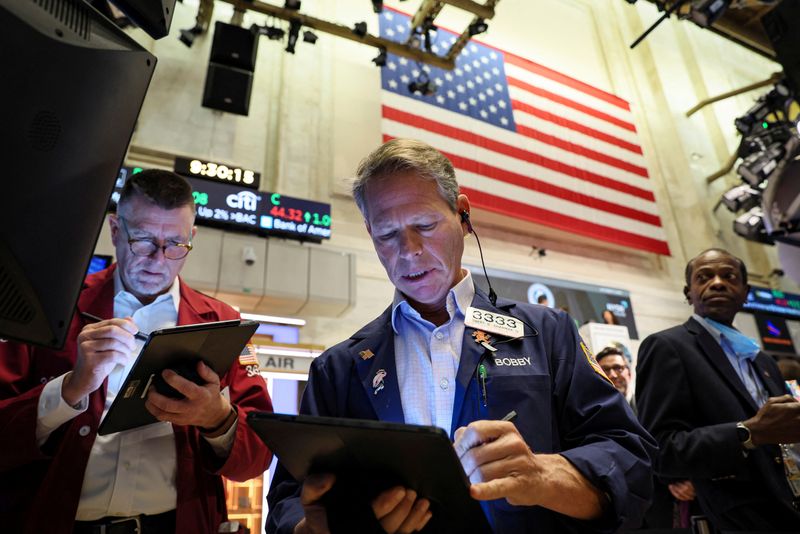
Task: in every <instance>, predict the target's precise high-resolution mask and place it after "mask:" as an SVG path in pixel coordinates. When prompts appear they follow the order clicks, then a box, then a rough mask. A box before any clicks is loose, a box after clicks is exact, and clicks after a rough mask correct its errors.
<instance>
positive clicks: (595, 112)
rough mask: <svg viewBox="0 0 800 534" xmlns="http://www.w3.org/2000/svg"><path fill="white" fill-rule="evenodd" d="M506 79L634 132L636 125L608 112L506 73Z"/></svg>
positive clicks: (510, 82)
mask: <svg viewBox="0 0 800 534" xmlns="http://www.w3.org/2000/svg"><path fill="white" fill-rule="evenodd" d="M506 80H508V85H513V86H514V87H518V88H520V89H522V90H523V91H527V92H529V93H533V94H534V95H537V96H540V97H542V98H546V99H548V100H552V101H553V102H556V103H558V104H561V105H563V106H567V107H570V108H572V109H574V110H576V111H580V112H581V113H586V114H587V115H591V116H592V117H595V118H597V119H600V120H603V121H606V122H608V123H611V124H614V125H616V126H619V127H620V128H624V129H625V130H630V131H631V132H634V133H636V126H634V125H633V124H631V123H630V122H625V121H624V120H622V119H618V118H616V117H613V116H611V115H609V114H608V113H603V112H602V111H599V110H596V109H594V108H591V107H589V106H586V105H584V104H581V103H579V102H575V101H574V100H570V99H569V98H565V97H563V96H560V95H557V94H555V93H551V92H550V91H547V90H545V89H542V88H540V87H535V86H533V85H531V84H529V83H526V82H523V81H522V80H517V79H516V78H512V77H511V76H508V75H506Z"/></svg>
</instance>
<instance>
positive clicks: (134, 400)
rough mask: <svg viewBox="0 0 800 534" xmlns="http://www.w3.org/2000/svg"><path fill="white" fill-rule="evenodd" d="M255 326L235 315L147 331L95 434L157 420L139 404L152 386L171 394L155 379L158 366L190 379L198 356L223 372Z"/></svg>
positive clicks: (159, 371)
mask: <svg viewBox="0 0 800 534" xmlns="http://www.w3.org/2000/svg"><path fill="white" fill-rule="evenodd" d="M257 328H258V323H257V322H255V321H241V320H239V319H235V320H232V321H218V322H214V323H202V324H193V325H185V326H176V327H173V328H165V329H163V330H156V331H155V332H152V333H151V334H150V336H149V338H148V339H147V341H146V342H145V344H144V347H142V350H141V352H140V353H139V356H138V357H137V359H136V362H135V363H134V364H133V368H132V369H131V371H130V373H128V377H127V378H126V379H125V383H124V384H123V385H122V387H121V388H120V390H119V393H117V396H116V398H115V399H114V402H113V403H112V404H111V407H110V408H109V410H108V413H106V415H105V417H104V418H103V421H102V422H101V423H100V428H98V430H97V433H98V434H100V435H101V436H102V435H105V434H113V433H114V432H120V431H122V430H128V429H131V428H137V427H140V426H144V425H149V424H150V423H156V422H158V420H157V419H156V418H155V417H153V415H152V414H151V413H150V412H148V411H147V408H145V406H144V403H145V400H146V398H147V392H148V391H149V390H150V388H151V387H156V388H158V389H160V392H162V393H164V394H167V395H170V394H171V393H172V392H171V391H169V390H172V388H171V387H170V386H168V385H167V384H166V383H165V382H164V383H163V384H158V383H157V382H158V378H159V377H160V376H161V371H163V370H164V369H175V370H176V372H178V373H179V374H181V375H182V376H185V377H187V378H189V379H190V380H191V379H192V378H191V376H189V375H191V372H193V370H194V369H196V365H197V360H202V361H203V362H205V364H206V365H208V366H209V367H211V369H213V370H214V372H215V373H217V374H218V375H220V376H222V375H224V374H225V373H226V372H228V369H229V368H230V366H231V364H232V363H233V361H234V360H235V359H236V358H237V357H238V356H239V355H240V354H241V352H242V349H244V347H245V345H246V344H247V342H248V341H249V340H250V338H251V337H252V336H253V334H254V333H255V331H256V329H257ZM182 370H183V371H182ZM173 391H174V390H173ZM173 396H174V395H173Z"/></svg>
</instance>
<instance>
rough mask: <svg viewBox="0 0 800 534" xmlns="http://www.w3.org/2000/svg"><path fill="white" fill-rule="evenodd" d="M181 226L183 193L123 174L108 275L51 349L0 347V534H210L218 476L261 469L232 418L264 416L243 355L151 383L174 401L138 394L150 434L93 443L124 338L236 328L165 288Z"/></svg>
mask: <svg viewBox="0 0 800 534" xmlns="http://www.w3.org/2000/svg"><path fill="white" fill-rule="evenodd" d="M194 216H195V209H194V199H193V196H192V191H191V187H190V186H189V184H188V183H187V182H186V180H184V179H183V178H180V177H179V176H177V175H175V174H173V173H171V172H166V171H157V170H152V171H143V172H141V173H139V174H135V175H133V176H132V177H131V178H130V179H129V180H128V181H127V183H126V184H125V187H124V189H123V191H122V193H121V196H120V200H119V206H118V210H117V213H116V214H115V215H110V216H109V224H110V229H111V237H112V241H113V243H114V246H115V248H116V257H117V263H116V264H115V265H112V266H111V267H110V268H109V269H106V270H105V271H101V272H99V273H96V274H94V275H91V276H89V277H88V278H87V279H86V283H85V285H84V288H83V290H82V292H81V295H80V298H79V301H78V306H77V308H78V311H77V312H76V314H75V318H74V319H73V321H72V324H71V326H70V333H69V335H68V338H67V343H66V345H65V347H64V349H63V350H60V351H54V350H48V349H41V348H35V347H29V346H26V345H22V344H18V343H12V342H5V343H0V428H2V429H3V446H2V451H1V453H0V503H1V504H0V525H3V527H2V528H3V529H4V531H5V530H7V531H8V532H31V533H33V532H36V533H39V532H49V533H64V534H70V533H75V534H81V533H96V532H107V533H115V534H117V533H128V532H130V533H133V532H137V533H138V534H150V533H166V532H169V533H173V532H191V533H193V534H194V533H216V532H218V530H219V526H220V524H221V523H222V522H223V521H224V520H225V519H226V517H225V516H226V508H225V493H224V488H223V482H222V478H221V477H222V476H225V477H228V478H230V479H233V480H247V479H250V478H253V477H255V476H258V475H259V474H261V473H262V472H263V471H264V470H265V469H266V468H267V466H268V465H269V461H270V459H271V454H270V452H269V450H268V449H267V448H266V446H264V444H263V442H262V441H261V440H260V439H259V438H258V437H257V436H256V435H255V434H254V433H253V432H252V430H251V429H250V428H249V427H248V426H247V424H246V420H245V419H246V418H245V415H246V413H247V412H249V411H253V410H259V411H271V409H272V406H271V402H270V399H269V396H268V394H267V391H266V387H265V383H264V380H263V379H262V378H261V376H260V375H259V374H258V372H253V368H252V366H251V365H250V364H251V363H252V362H248V361H247V360H246V358H245V357H244V356H243V357H240V358H238V359H237V360H236V361H235V362H234V364H233V365H232V366H231V368H230V370H229V371H228V372H227V373H226V374H225V375H224V376H218V375H217V374H216V373H214V371H212V370H211V369H210V368H209V367H206V366H205V365H204V364H202V363H199V362H198V366H197V369H196V371H197V373H198V374H199V377H200V380H198V382H200V383H199V384H198V383H195V382H192V381H189V380H187V379H185V378H183V377H182V376H180V375H178V374H176V373H175V372H173V371H171V370H165V371H163V373H162V376H163V379H164V380H165V381H166V383H167V384H168V385H169V386H172V387H173V388H174V389H175V390H177V391H178V392H180V393H181V394H182V395H183V397H184V398H182V399H178V398H170V397H167V396H164V395H161V394H159V393H157V392H156V391H154V390H152V389H151V390H150V392H149V394H148V396H147V409H148V410H149V411H150V412H151V413H152V414H153V415H154V416H155V417H156V418H157V419H158V420H159V421H160V422H158V423H154V424H150V425H147V426H143V427H139V428H135V429H132V430H127V431H124V432H117V433H112V434H108V435H98V434H97V429H98V425H99V423H100V421H101V418H102V416H103V415H104V414H105V413H106V412H107V411H108V409H109V407H110V406H111V404H112V402H113V400H114V398H115V397H116V396H117V395H125V394H128V391H127V390H126V391H121V390H120V388H121V385H122V384H123V382H124V381H125V377H126V375H127V373H128V372H129V371H130V369H131V366H132V365H133V363H134V360H135V359H136V356H137V354H138V353H139V350H140V349H141V347H142V344H143V341H141V339H139V338H140V337H142V336H138V335H136V334H137V333H139V332H144V333H148V332H152V331H154V330H158V329H163V328H168V327H172V326H175V325H176V324H177V325H182V324H193V323H203V322H213V321H220V320H226V319H238V317H239V316H238V313H237V312H236V311H234V310H233V309H232V308H230V307H229V306H227V305H226V304H223V303H222V302H219V301H217V300H215V299H212V298H209V297H207V296H205V295H202V294H200V293H198V292H196V291H194V290H192V289H191V288H190V287H188V286H187V285H186V284H185V283H183V282H182V281H180V280H179V279H178V273H179V272H180V271H181V268H182V267H183V265H184V262H185V261H186V256H187V255H188V253H189V251H190V250H191V247H192V246H191V241H192V237H193V236H194V234H195V228H194ZM53 231H55V232H57V231H58V228H57V227H54V228H53ZM64 239H69V236H64ZM57 268H58V266H57V265H56V266H54V276H57ZM92 316H94V317H95V318H105V320H101V321H99V322H94V321H93V320H89V319H87V317H92Z"/></svg>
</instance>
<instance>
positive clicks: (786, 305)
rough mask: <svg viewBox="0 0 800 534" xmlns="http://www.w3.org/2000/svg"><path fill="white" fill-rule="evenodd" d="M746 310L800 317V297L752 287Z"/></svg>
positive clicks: (745, 306)
mask: <svg viewBox="0 0 800 534" xmlns="http://www.w3.org/2000/svg"><path fill="white" fill-rule="evenodd" d="M744 309H745V310H747V311H750V312H756V311H759V312H767V313H771V314H774V315H780V316H784V317H800V295H795V294H793V293H785V292H783V291H780V290H777V289H769V288H766V287H751V288H750V291H748V293H747V301H746V302H745V303H744Z"/></svg>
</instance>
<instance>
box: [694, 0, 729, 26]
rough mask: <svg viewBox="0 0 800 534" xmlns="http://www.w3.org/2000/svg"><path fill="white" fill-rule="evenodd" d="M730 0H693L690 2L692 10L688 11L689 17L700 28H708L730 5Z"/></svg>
mask: <svg viewBox="0 0 800 534" xmlns="http://www.w3.org/2000/svg"><path fill="white" fill-rule="evenodd" d="M731 1H732V0H694V1H693V2H692V10H691V11H690V12H689V18H690V19H691V20H692V22H694V23H695V24H697V25H698V26H700V27H702V28H708V27H709V26H711V25H712V24H714V22H716V20H717V19H718V18H720V17H721V16H722V14H723V13H725V11H726V10H727V9H728V6H730V5H731Z"/></svg>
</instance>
